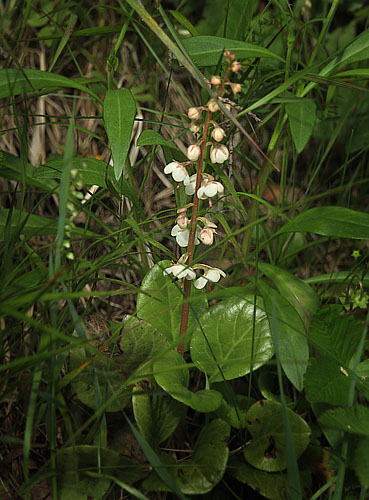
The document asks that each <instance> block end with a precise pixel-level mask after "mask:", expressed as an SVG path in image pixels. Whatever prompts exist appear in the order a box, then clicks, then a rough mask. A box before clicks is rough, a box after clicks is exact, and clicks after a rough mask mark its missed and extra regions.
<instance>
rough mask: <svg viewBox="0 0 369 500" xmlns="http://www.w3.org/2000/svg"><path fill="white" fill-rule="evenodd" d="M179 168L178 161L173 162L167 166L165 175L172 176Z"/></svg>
mask: <svg viewBox="0 0 369 500" xmlns="http://www.w3.org/2000/svg"><path fill="white" fill-rule="evenodd" d="M177 166H178V161H172V162H170V163H168V165H166V167H165V168H164V174H171V173H172V172H173V170H174V169H175V168H176V167H177Z"/></svg>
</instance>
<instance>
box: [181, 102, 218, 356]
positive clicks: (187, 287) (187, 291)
mask: <svg viewBox="0 0 369 500" xmlns="http://www.w3.org/2000/svg"><path fill="white" fill-rule="evenodd" d="M210 119H211V112H210V111H209V110H208V111H207V116H206V122H205V126H204V132H203V141H202V143H201V149H200V156H199V160H198V164H197V176H196V187H195V194H194V198H193V207H192V215H191V226H190V235H189V237H188V247H187V253H188V261H187V264H188V265H189V266H190V265H191V263H192V261H193V254H194V250H195V237H196V228H197V216H198V212H199V198H198V196H197V191H198V190H199V189H200V186H201V181H202V169H203V164H204V156H205V150H206V139H207V136H208V132H209V125H210ZM190 296H191V281H190V280H185V283H184V287H183V305H182V317H181V327H180V330H179V335H180V337H182V335H184V334H185V333H186V330H187V326H188V315H189V311H190V305H189V302H188V300H189V298H190ZM184 347H185V346H184V344H181V345H179V346H178V352H179V353H180V354H181V355H183V353H184Z"/></svg>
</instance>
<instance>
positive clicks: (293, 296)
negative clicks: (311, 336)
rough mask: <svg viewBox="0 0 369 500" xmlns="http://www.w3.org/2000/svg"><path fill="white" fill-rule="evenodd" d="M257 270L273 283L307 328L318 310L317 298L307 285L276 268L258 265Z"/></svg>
mask: <svg viewBox="0 0 369 500" xmlns="http://www.w3.org/2000/svg"><path fill="white" fill-rule="evenodd" d="M258 266H259V269H260V270H261V271H262V272H263V273H264V274H265V275H266V276H267V277H268V278H269V279H270V280H272V281H273V283H274V284H275V286H276V287H277V288H278V291H279V293H280V294H281V295H282V296H283V297H284V298H285V299H287V300H288V302H289V303H290V304H291V305H292V306H293V307H294V308H295V309H296V311H297V312H298V313H299V315H300V317H301V319H302V320H303V322H304V325H305V327H306V328H307V327H308V325H309V324H310V320H311V318H312V316H313V315H314V314H315V313H316V311H317V310H318V309H319V298H318V295H317V294H316V292H315V290H314V289H313V288H311V286H309V285H308V284H307V283H305V282H304V281H302V280H301V279H300V278H297V277H296V276H294V275H293V274H291V273H289V272H288V271H286V270H284V269H281V268H280V267H278V266H274V265H272V264H267V263H266V262H259V263H258Z"/></svg>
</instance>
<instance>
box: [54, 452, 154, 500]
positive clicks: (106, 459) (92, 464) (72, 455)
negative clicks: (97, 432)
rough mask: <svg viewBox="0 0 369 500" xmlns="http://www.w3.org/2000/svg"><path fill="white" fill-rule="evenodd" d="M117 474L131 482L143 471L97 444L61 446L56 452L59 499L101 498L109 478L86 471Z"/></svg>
mask: <svg viewBox="0 0 369 500" xmlns="http://www.w3.org/2000/svg"><path fill="white" fill-rule="evenodd" d="M99 458H100V461H101V462H100V466H101V468H102V471H103V472H104V473H106V474H111V475H114V476H115V477H117V478H118V479H119V480H120V481H127V482H130V483H132V482H134V481H138V480H139V479H141V478H142V477H143V476H144V475H145V473H143V470H142V468H141V467H140V466H138V465H136V464H135V463H134V462H132V461H131V460H129V459H128V458H126V457H124V456H123V455H120V454H119V453H116V452H114V451H111V450H108V449H104V448H100V449H99V448H98V447H97V446H72V447H70V448H63V449H62V450H61V451H60V452H58V453H57V455H56V472H57V474H56V476H57V481H58V493H59V495H60V497H58V498H60V500H87V498H88V497H93V498H102V497H103V496H104V494H105V492H106V491H107V489H108V488H109V486H110V483H111V481H110V479H105V478H103V479H100V478H98V477H90V476H88V475H87V474H86V473H88V471H91V472H97V471H98V470H99Z"/></svg>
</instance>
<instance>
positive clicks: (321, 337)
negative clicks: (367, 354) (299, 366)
mask: <svg viewBox="0 0 369 500" xmlns="http://www.w3.org/2000/svg"><path fill="white" fill-rule="evenodd" d="M361 334H362V325H361V324H360V322H359V321H358V320H356V319H355V318H354V317H353V316H346V315H345V314H344V313H342V310H341V308H339V307H336V306H327V307H324V308H322V309H321V310H320V311H319V312H318V313H317V314H316V315H315V316H314V318H313V320H312V322H311V324H310V334H309V339H310V341H311V342H312V343H313V345H314V346H315V347H316V348H317V349H318V350H319V352H320V353H321V354H324V355H325V356H327V357H330V358H331V359H332V358H333V359H335V360H336V362H337V363H339V364H341V365H343V366H344V367H348V366H349V364H350V361H351V359H352V357H353V356H354V354H355V353H356V351H357V349H358V347H359V343H360V339H361Z"/></svg>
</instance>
